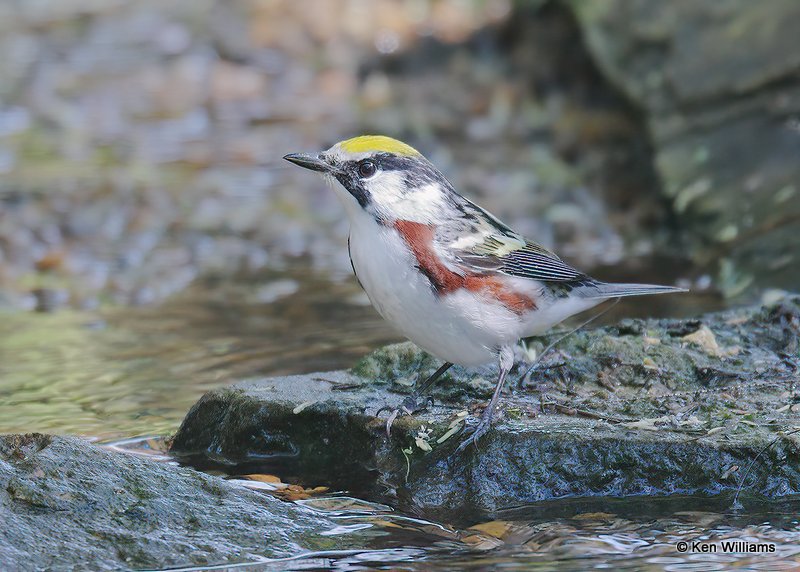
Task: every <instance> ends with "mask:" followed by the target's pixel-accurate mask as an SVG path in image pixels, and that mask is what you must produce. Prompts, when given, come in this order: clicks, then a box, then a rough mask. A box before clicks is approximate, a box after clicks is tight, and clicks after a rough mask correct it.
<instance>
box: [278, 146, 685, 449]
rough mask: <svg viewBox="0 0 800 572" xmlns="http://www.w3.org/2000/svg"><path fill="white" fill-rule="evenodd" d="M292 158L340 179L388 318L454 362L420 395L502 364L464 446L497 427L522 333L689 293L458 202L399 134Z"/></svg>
mask: <svg viewBox="0 0 800 572" xmlns="http://www.w3.org/2000/svg"><path fill="white" fill-rule="evenodd" d="M284 159H286V160H287V161H291V162H292V163H295V164H296V165H299V166H301V167H305V168H306V169H311V170H312V171H318V172H320V173H322V174H324V175H326V176H327V177H329V178H331V179H335V180H337V181H338V182H339V183H340V184H341V187H342V188H339V187H338V186H336V187H335V188H336V191H337V195H338V196H339V197H340V198H341V201H342V203H343V204H344V208H345V210H346V211H347V215H348V218H349V219H350V236H349V238H348V250H349V253H350V261H351V263H352V266H353V271H354V272H355V275H356V278H357V279H358V282H359V284H361V286H362V288H363V289H364V290H365V291H366V293H367V296H369V299H370V301H371V302H372V305H373V306H375V309H376V310H377V311H378V313H379V314H380V315H381V316H383V318H384V319H386V320H387V321H388V322H390V323H391V324H392V325H393V326H394V327H395V328H397V329H398V330H399V331H400V332H401V333H402V334H403V335H405V336H406V337H408V339H410V340H411V341H412V342H414V343H415V344H417V345H418V346H419V347H420V348H422V349H423V350H425V351H427V352H428V353H430V354H432V355H434V356H436V357H437V358H439V359H442V360H444V361H445V363H444V365H442V367H440V368H439V369H438V370H437V371H436V373H434V374H433V375H432V376H431V377H430V378H428V380H426V381H425V382H424V383H423V384H421V386H420V387H418V388H417V390H416V391H415V395H416V396H418V395H419V393H420V392H421V391H422V390H424V389H425V388H427V387H429V386H430V385H431V384H432V383H433V382H435V381H436V379H437V378H438V377H440V376H441V375H442V374H443V373H444V372H445V371H446V370H447V369H448V368H449V367H450V366H451V365H452V364H454V363H457V364H460V365H464V366H474V365H480V364H484V363H487V362H489V361H491V360H498V361H499V365H500V374H499V378H498V380H497V385H496V388H495V392H494V395H493V396H492V400H491V401H490V403H489V405H488V407H487V408H486V409H485V410H484V413H483V415H482V417H481V421H480V423H479V424H478V426H477V428H476V430H475V431H474V432H473V433H472V436H471V437H470V438H469V439H467V441H464V443H462V447H463V446H465V445H466V444H468V443H469V442H474V441H475V440H476V439H477V438H478V437H480V435H482V434H483V433H485V432H486V430H488V428H489V426H490V424H491V420H492V415H493V413H494V409H495V406H496V404H497V401H498V398H499V395H500V391H501V389H502V387H503V383H504V381H505V378H506V375H507V374H508V372H509V370H510V369H511V367H512V366H513V365H514V347H515V345H516V344H517V343H518V342H519V340H520V339H521V338H526V337H529V336H535V335H538V334H542V333H544V332H546V331H547V330H549V329H550V328H552V327H553V326H554V325H556V324H558V323H559V322H561V321H562V320H564V319H566V318H568V317H570V316H572V315H574V314H577V313H579V312H582V311H584V310H587V309H589V308H591V307H593V306H596V305H597V304H599V303H601V302H602V301H604V300H607V299H609V298H619V297H622V296H638V295H642V294H665V293H670V292H680V291H682V289H681V288H675V287H672V286H656V285H650V284H609V283H605V282H601V281H599V280H595V279H594V278H591V277H589V276H587V275H586V274H584V273H583V272H580V271H579V270H576V269H575V268H573V267H571V266H570V265H568V264H566V263H565V262H563V261H562V260H561V259H560V258H559V257H558V256H556V255H555V254H553V253H552V252H550V251H549V250H547V249H546V248H544V247H542V246H540V245H538V244H536V243H535V242H533V241H531V240H528V239H526V238H524V237H523V236H521V235H520V234H518V233H517V232H515V231H514V230H512V229H511V228H509V227H508V226H506V225H505V224H503V223H502V222H500V221H499V220H498V219H497V218H495V217H494V216H492V215H491V214H489V213H488V212H486V211H485V210H483V209H482V208H480V207H479V206H477V205H476V204H474V203H473V202H471V201H469V200H467V199H465V198H464V197H462V196H461V195H459V194H458V193H457V192H456V191H455V190H454V189H453V186H452V185H451V184H450V183H449V182H448V181H447V179H446V178H445V177H444V175H442V173H441V172H439V170H438V169H437V168H436V167H434V166H433V165H432V164H431V163H430V162H429V161H428V160H427V159H426V158H425V157H423V156H422V155H421V154H420V153H419V152H418V151H417V150H416V149H414V148H413V147H411V146H409V145H406V144H405V143H402V142H400V141H397V140H396V139H392V138H390V137H385V136H377V135H366V136H361V137H355V138H353V139H348V140H346V141H342V142H340V143H337V144H336V145H334V146H333V147H331V148H330V149H328V150H327V151H323V152H321V153H318V154H303V153H292V154H289V155H286V156H285V157H284Z"/></svg>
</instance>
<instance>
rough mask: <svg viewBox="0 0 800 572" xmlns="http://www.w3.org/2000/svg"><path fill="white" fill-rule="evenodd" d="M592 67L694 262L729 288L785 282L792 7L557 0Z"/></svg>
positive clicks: (792, 182) (790, 279)
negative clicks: (625, 114) (617, 102)
mask: <svg viewBox="0 0 800 572" xmlns="http://www.w3.org/2000/svg"><path fill="white" fill-rule="evenodd" d="M568 5H570V6H571V7H572V8H573V9H574V12H575V13H576V14H577V17H578V19H579V22H580V25H581V28H582V30H583V32H584V36H585V38H586V45H587V47H588V49H589V51H590V52H591V54H592V58H593V59H594V60H595V61H596V62H597V65H598V66H599V67H600V69H601V70H602V72H603V75H604V76H605V77H606V78H607V79H608V80H610V81H611V82H612V83H614V85H616V86H617V87H618V88H619V89H620V90H621V91H622V92H623V93H624V94H625V95H626V96H627V97H628V98H629V99H630V101H631V102H632V103H633V104H634V105H635V106H636V107H637V108H638V109H640V111H641V114H642V115H643V118H644V121H645V122H646V124H647V127H648V130H649V132H650V134H651V138H652V145H653V156H654V164H655V166H656V170H657V172H658V177H659V179H660V182H661V186H662V188H663V191H664V193H665V194H666V196H667V197H669V199H670V201H671V202H672V207H673V211H674V212H675V214H676V217H677V219H678V220H679V225H680V227H681V229H682V231H683V233H684V236H686V237H687V238H688V241H689V244H690V245H691V250H692V255H693V258H694V260H695V261H696V262H698V263H699V264H700V265H703V266H705V265H713V266H716V274H717V276H718V277H719V284H720V287H721V289H722V290H723V291H724V292H725V293H726V294H727V295H729V296H735V295H737V294H740V293H741V292H743V291H745V290H746V289H747V288H748V287H750V286H752V285H754V284H758V285H762V286H763V285H770V286H780V287H784V288H796V286H797V278H798V277H797V273H796V268H797V258H796V257H797V252H798V248H800V233H798V232H797V229H798V227H799V226H800V224H799V223H800V188H798V181H800V162H798V161H797V160H796V158H797V157H798V156H800V123H798V114H799V113H800V103H798V102H800V80H798V77H799V76H798V71H800V55H798V54H800V51H799V50H798V47H800V43H799V42H798V37H797V34H796V30H797V26H798V25H800V5H799V4H798V3H797V2H792V1H791V0H779V1H776V2H747V1H746V0H741V1H738V0H737V1H733V2H727V3H724V4H720V3H708V2H692V1H690V0H686V1H680V2H669V3H664V2H658V1H657V0H652V1H650V0H645V1H642V2H626V1H624V0H622V1H612V2H581V1H575V2H569V3H568Z"/></svg>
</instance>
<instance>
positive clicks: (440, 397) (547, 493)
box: [172, 298, 800, 518]
mask: <svg viewBox="0 0 800 572" xmlns="http://www.w3.org/2000/svg"><path fill="white" fill-rule="evenodd" d="M798 333H800V298H784V299H782V300H780V301H778V302H776V303H774V304H773V305H771V306H764V307H749V308H743V309H739V310H735V311H729V312H725V313H719V314H709V315H706V316H703V317H701V318H698V319H694V320H626V321H623V322H621V323H620V324H618V325H616V326H609V327H605V328H599V329H594V330H585V331H582V332H580V333H578V334H576V335H573V336H572V337H570V338H568V339H567V340H566V341H565V342H564V343H563V345H562V346H561V350H560V351H559V352H557V353H554V354H551V355H550V356H549V357H548V358H546V359H545V360H544V363H543V367H542V368H541V369H540V370H539V371H538V372H537V373H536V374H535V375H534V380H535V381H536V382H537V383H536V385H534V386H532V387H531V386H530V384H528V385H526V387H524V388H521V389H520V388H518V389H516V390H515V391H514V394H513V395H512V396H510V397H507V398H506V399H505V400H504V415H503V417H502V419H501V420H500V421H498V422H497V423H496V424H495V425H494V426H493V428H492V430H491V431H490V433H488V434H487V435H486V436H485V437H484V439H483V440H481V441H480V443H479V445H478V446H477V447H469V448H468V449H466V450H465V451H464V452H463V453H459V452H456V451H455V448H456V445H457V444H458V443H459V442H460V441H461V440H462V438H463V435H458V434H457V433H458V430H459V429H461V428H462V426H463V425H464V423H463V421H462V420H463V419H465V417H466V418H467V424H470V423H471V422H473V421H474V419H475V415H474V413H473V412H474V410H473V408H472V405H473V404H474V401H475V400H476V399H480V400H485V398H486V397H488V395H490V392H491V387H492V380H493V378H494V375H495V371H494V370H493V368H490V367H488V368H485V369H479V370H464V369H460V368H453V370H451V371H452V373H451V374H450V375H446V376H445V377H444V378H443V380H442V381H441V382H440V384H439V387H438V388H437V389H436V390H435V392H434V394H433V395H434V397H435V398H436V402H437V405H435V406H433V407H431V408H430V409H429V410H428V411H426V412H424V413H421V414H419V415H416V416H413V417H408V416H404V417H400V418H398V419H397V420H396V422H395V423H394V425H393V428H392V433H391V437H390V438H387V436H386V433H385V428H384V427H385V417H386V414H383V416H382V417H378V416H376V412H377V410H378V409H379V407H381V406H382V405H385V404H390V405H396V404H398V403H399V402H400V401H401V400H402V397H401V396H400V395H397V394H398V393H407V392H408V391H409V390H410V387H409V386H410V383H411V380H413V378H414V377H415V376H416V375H418V374H427V373H428V372H430V371H433V369H434V368H435V367H436V365H438V364H436V363H435V361H434V360H433V359H431V358H430V357H429V356H427V355H425V354H423V353H421V352H420V351H419V350H417V349H416V348H415V347H414V346H413V345H411V344H408V343H406V344H399V345H394V346H388V347H386V348H383V349H381V350H378V351H377V352H375V353H373V354H371V355H370V356H368V357H367V358H365V359H364V360H362V361H361V362H360V363H359V364H358V365H357V366H356V367H355V368H354V369H353V370H352V371H349V372H346V371H337V372H329V373H324V374H311V375H299V376H290V377H280V378H272V379H260V380H253V381H246V382H242V383H238V384H236V385H234V386H232V387H229V388H225V389H219V390H215V391H212V392H210V393H208V394H206V395H205V396H204V397H203V398H202V399H201V400H200V401H199V402H198V403H197V404H196V405H195V406H194V407H193V408H192V409H191V411H190V412H189V413H188V415H187V417H186V419H185V420H184V422H183V424H182V425H181V427H180V430H179V431H178V433H177V435H176V437H175V440H174V443H173V446H172V451H173V453H174V454H178V455H179V456H183V457H185V458H187V459H190V460H193V461H194V462H201V463H207V462H209V461H212V462H214V463H221V464H232V465H235V464H239V463H246V464H252V463H255V464H258V463H262V464H265V465H267V466H270V467H274V466H276V465H279V466H281V467H282V468H283V470H286V471H289V473H290V474H299V475H302V476H303V477H304V478H307V479H308V480H309V481H310V482H315V483H316V482H318V481H322V482H327V483H330V484H332V485H333V486H336V487H341V488H348V489H353V488H359V487H362V489H361V491H360V492H361V493H362V494H366V495H370V496H372V497H377V498H381V499H384V500H387V497H388V500H389V501H390V502H393V503H397V504H398V505H399V506H400V507H401V508H403V509H405V510H416V509H419V508H424V509H426V510H428V511H432V513H433V514H440V515H441V516H443V517H444V516H448V517H456V516H458V517H461V518H464V517H465V515H469V514H472V513H474V511H490V512H491V511H495V510H497V509H499V508H502V507H506V506H511V505H518V504H520V503H528V502H533V501H538V500H542V499H549V498H555V497H563V496H587V495H589V496H593V495H642V494H671V493H695V492H707V493H715V492H718V491H721V490H723V489H730V488H734V487H735V486H736V485H737V483H738V482H739V480H740V479H741V478H742V475H743V473H744V472H745V470H744V467H746V466H747V465H748V464H749V463H750V461H751V460H752V459H754V458H756V457H757V456H758V455H759V452H761V454H760V456H758V462H757V463H755V464H754V465H753V467H752V469H751V471H750V473H749V475H748V478H747V482H746V487H745V488H746V489H747V490H750V491H753V492H757V493H761V494H765V495H770V496H775V495H785V494H791V493H796V492H798V491H800V446H799V445H800V439H798V436H797V435H796V434H794V435H790V434H788V431H787V430H788V429H789V428H790V427H792V426H793V425H792V424H795V425H796V424H797V421H798V414H797V412H798V410H800V407H799V406H798V403H797V402H798V394H797V390H798V387H797V382H798V362H797V355H798ZM546 341H548V340H542V341H540V342H537V344H538V345H537V346H536V347H538V348H539V349H541V348H542V346H541V343H543V342H546ZM468 412H469V414H468ZM451 429H455V430H454V431H451ZM448 435H449V438H448ZM439 441H441V443H440V442H439ZM770 444H772V445H771V446H769V445H770ZM428 449H430V450H428ZM762 449H764V450H763V451H762ZM429 514H430V513H429Z"/></svg>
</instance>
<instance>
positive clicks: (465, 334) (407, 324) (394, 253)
mask: <svg viewBox="0 0 800 572" xmlns="http://www.w3.org/2000/svg"><path fill="white" fill-rule="evenodd" d="M351 222H352V228H351V232H350V256H351V259H352V261H353V267H354V268H355V271H356V274H357V276H358V279H359V281H360V282H361V285H362V286H363V287H364V290H365V291H366V293H367V295H368V296H369V299H370V301H371V302H372V304H373V306H375V309H376V310H377V311H378V312H379V313H380V315H381V316H383V318H384V319H386V320H387V321H388V322H389V323H391V324H392V325H393V326H394V327H395V328H397V329H398V330H399V331H400V332H401V333H402V334H403V335H405V336H406V337H407V338H409V339H410V340H411V341H412V342H414V343H415V344H417V345H418V346H420V347H421V348H422V349H424V350H425V351H427V352H429V353H431V354H433V355H434V356H436V357H438V358H439V359H442V360H446V361H450V362H453V363H457V364H461V365H467V366H469V365H479V364H483V363H486V362H489V361H492V360H493V359H496V357H497V351H498V350H499V348H500V347H502V346H505V345H509V344H513V343H515V342H516V341H517V340H518V339H519V337H520V335H521V328H522V327H523V324H522V322H521V320H520V318H519V316H517V315H516V314H514V313H513V312H511V311H509V310H508V309H507V308H506V307H505V306H503V305H502V304H500V303H497V302H493V301H491V300H487V299H486V298H485V297H483V296H481V295H479V294H476V293H474V292H469V291H466V290H459V291H456V292H453V293H451V294H446V295H443V296H439V295H437V294H436V293H435V291H434V290H433V288H432V286H431V283H430V281H429V280H428V278H427V277H426V276H425V275H424V274H422V273H421V272H420V271H419V269H418V268H417V266H416V260H415V259H414V256H413V254H412V253H411V251H410V249H409V248H408V246H407V245H406V243H405V242H404V241H403V239H402V238H401V236H400V234H399V233H398V232H397V231H396V230H395V229H394V228H392V227H387V226H382V225H379V224H378V223H377V222H376V221H375V219H374V218H372V216H370V215H369V214H367V213H363V212H362V213H361V216H357V217H351Z"/></svg>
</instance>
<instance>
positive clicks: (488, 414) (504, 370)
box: [457, 347, 514, 451]
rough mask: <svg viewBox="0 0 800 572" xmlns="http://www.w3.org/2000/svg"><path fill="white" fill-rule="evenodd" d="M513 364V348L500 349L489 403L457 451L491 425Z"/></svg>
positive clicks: (478, 436) (461, 449)
mask: <svg viewBox="0 0 800 572" xmlns="http://www.w3.org/2000/svg"><path fill="white" fill-rule="evenodd" d="M513 365H514V350H513V348H510V347H505V348H503V349H502V350H500V375H499V376H498V378H497V385H496V386H495V388H494V393H493V394H492V399H491V400H490V401H489V405H487V406H486V409H484V410H483V414H482V415H481V420H480V422H479V423H478V426H477V427H476V428H475V430H474V431H473V432H472V434H471V435H470V436H469V437H467V438H466V439H464V441H462V442H461V444H460V445H459V446H458V449H457V450H458V451H463V450H464V449H466V448H467V447H468V446H469V445H470V444H472V443H477V442H478V439H480V438H481V437H482V436H483V435H484V434H485V433H486V432H487V431H488V430H489V427H491V426H492V419H493V418H494V410H495V408H496V407H497V402H498V401H499V400H500V393H501V392H502V391H503V385H504V384H505V382H506V376H507V375H508V372H509V371H511V368H512V367H513Z"/></svg>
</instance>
